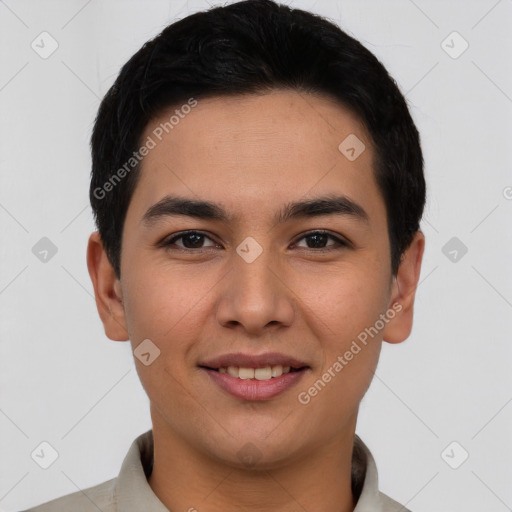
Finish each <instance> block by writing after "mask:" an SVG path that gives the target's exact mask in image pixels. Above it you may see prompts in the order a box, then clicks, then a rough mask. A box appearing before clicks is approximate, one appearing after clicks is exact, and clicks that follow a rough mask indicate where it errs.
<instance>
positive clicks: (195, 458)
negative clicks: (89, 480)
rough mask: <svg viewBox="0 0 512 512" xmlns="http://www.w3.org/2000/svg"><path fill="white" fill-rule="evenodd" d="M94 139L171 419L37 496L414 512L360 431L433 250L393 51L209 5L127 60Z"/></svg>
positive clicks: (106, 272) (100, 290)
mask: <svg viewBox="0 0 512 512" xmlns="http://www.w3.org/2000/svg"><path fill="white" fill-rule="evenodd" d="M91 146H92V160H93V167H92V178H91V188H90V198H91V204H92V207H93V210H94V213H95V218H96V223H97V226H98V232H94V233H93V234H92V235H91V236H90V239H89V245H88V251H87V264H88V269H89V273H90V276H91V279H92V282H93V285H94V291H95V296H96V303H97V307H98V311H99V314H100V317H101V320H102V322H103V325H104V328H105V333H106V335H107V336H108V337H109V338H110V339H112V340H115V341H127V340H129V341H130V343H131V344H132V348H133V351H134V357H135V362H136V365H137V371H138V374H139V377H140V379H141V382H142V384H143V387H144V389H145V391H146V392H147V394H148V397H149V400H150V411H151V419H152V426H153V428H152V430H150V431H148V432H146V433H144V434H142V435H141V436H139V437H138V438H137V439H136V440H135V441H134V443H133V444H132V446H131V448H130V451H129V452H128V454H127V456H126V458H125V461H124V463H123V465H122V468H121V471H120V474H119V476H118V477H116V478H113V479H112V480H109V481H108V482H104V483H102V484H99V485H97V486H95V487H92V488H89V489H86V490H84V491H80V492H77V493H74V494H71V495H68V496H65V497H62V498H59V499H56V500H53V501H51V502H49V503H46V504H44V505H40V506H39V507H36V508H34V509H33V510H34V511H38V512H45V511H50V510H51V511H61V510H62V511H64V510H65V511H71V510H72V511H74V512H77V511H97V510H102V511H103V512H110V511H117V512H135V511H141V510H144V511H149V512H164V511H166V510H171V511H173V512H177V511H199V512H201V511H207V512H221V511H222V512H224V511H226V510H247V511H250V510H254V511H256V510H257V511H259V512H262V511H273V512H275V511H279V512H281V511H283V512H284V511H286V512H289V511H292V510H306V511H310V512H313V511H333V512H348V511H355V512H365V511H372V512H379V511H382V512H389V511H398V510H401V511H404V510H407V509H406V508H405V507H402V506H401V505H400V504H398V503H397V502H396V501H394V500H392V499H391V498H389V497H387V496H385V495H384V494H382V493H380V492H379V490H378V480H377V470H376V465H375V462H374V460H373V458H372V456H371V453H370V452H369V450H368V448H367V447H366V446H365V445H364V443H363V441H362V440H361V439H359V438H358V436H356V434H355V428H356V421H357V413H358V407H359V403H360V401H361V399H362V398H363V396H364V394H365V392H366V390H367V389H368V386H369V385H370V382H371V379H372V376H373V373H374V371H375V368H376V365H377V362H378V358H379V354H380V349H381V345H382V341H386V342H388V343H399V342H402V341H404V340H405V339H406V338H407V337H408V336H409V334H410V331H411V328H412V319H413V305H414V297H415V289H416V286H417V283H418V279H419V274H420V267H421V260H422V256H423V250H424V237H423V234H422V233H421V231H420V230H419V222H420V219H421V216H422V212H423V207H424V203H425V182H424V176H423V158H422V153H421V148H420V141H419V136H418V132H417V130H416V128H415V125H414V123H413V121H412V119H411V117H410V114H409V112H408V109H407V106H406V103H405V100H404V98H403V96H402V95H401V94H400V92H399V90H398V88H397V86H396V84H395V83H394V81H393V80H392V79H391V77H390V76H389V75H388V73H387V72H386V70H385V69H384V67H383V66H382V65H381V64H380V63H379V62H378V60H377V59H376V58H375V57H374V56H373V55H372V54H371V53H370V52H369V51H368V50H366V49H365V48H364V47H363V46H362V45H361V44H360V43H359V42H357V41H356V40H354V39H353V38H351V37H349V36H348V35H347V34H345V33H344V32H342V31H341V30H340V29H339V28H338V27H336V26H335V25H333V24H331V23H330V22H328V21H327V20H325V19H323V18H321V17H319V16H315V15H312V14H310V13H307V12H304V11H301V10H298V9H291V8H289V7H287V6H284V5H278V4H276V3H274V2H273V1H271V0H247V1H243V2H239V3H234V4H231V5H228V6H225V7H216V8H212V9H210V10H208V11H206V12H200V13H196V14H193V15H191V16H188V17H187V18H184V19H182V20H180V21H178V22H176V23H174V24H172V25H170V26H169V27H167V28H166V29H165V30H164V31H163V32H162V33H161V34H160V35H159V36H158V37H156V38H155V39H153V40H151V41H149V42H148V43H146V44H145V45H144V46H143V47H142V48H141V49H140V51H138V52H137V53H136V54H135V55H134V56H133V57H132V58H131V59H130V60H129V61H128V62H127V63H126V64H125V65H124V67H123V68H122V70H121V72H120V74H119V76H118V78H117V80H116V82H115V83H114V85H113V86H112V87H111V89H110V90H109V91H108V93H107V94H106V96H105V98H104V99H103V101H102V104H101V106H100V109H99V112H98V116H97V119H96V122H95V125H94V130H93V135H92V139H91Z"/></svg>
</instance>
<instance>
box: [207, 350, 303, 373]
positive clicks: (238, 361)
mask: <svg viewBox="0 0 512 512" xmlns="http://www.w3.org/2000/svg"><path fill="white" fill-rule="evenodd" d="M276 365H281V366H290V367H291V368H302V367H304V366H308V365H307V364H306V363H305V362H303V361H300V360H299V359H297V358H295V357H292V356H287V355H286V354H281V353H278V352H266V353H264V354H243V353H241V352H237V353H231V354H224V355H222V356H218V357H215V358H213V359H208V360H207V361H204V362H202V363H200V364H199V366H205V367H207V368H215V369H218V368H227V367H228V366H238V367H242V368H263V367H265V366H276Z"/></svg>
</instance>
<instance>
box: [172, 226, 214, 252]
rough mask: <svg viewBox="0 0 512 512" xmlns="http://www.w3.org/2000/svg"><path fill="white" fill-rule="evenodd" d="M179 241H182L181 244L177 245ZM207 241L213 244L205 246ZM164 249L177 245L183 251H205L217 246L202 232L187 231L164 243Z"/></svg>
mask: <svg viewBox="0 0 512 512" xmlns="http://www.w3.org/2000/svg"><path fill="white" fill-rule="evenodd" d="M178 240H181V241H182V243H181V244H176V242H177V241H178ZM205 240H210V241H211V242H212V244H211V245H206V246H205V245H203V244H204V242H205ZM163 245H164V247H166V248H169V247H170V246H173V245H175V246H176V247H178V248H182V249H191V250H193V249H203V248H204V247H213V246H215V245H216V244H215V242H213V240H212V239H211V238H209V237H208V236H206V235H205V234H204V233H201V232H200V231H187V232H185V233H180V234H179V235H176V236H174V237H172V238H170V239H169V240H167V241H166V242H164V243H163Z"/></svg>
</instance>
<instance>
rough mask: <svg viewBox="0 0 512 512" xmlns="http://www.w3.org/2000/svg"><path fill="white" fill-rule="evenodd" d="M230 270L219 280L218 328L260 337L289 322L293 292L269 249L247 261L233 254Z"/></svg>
mask: <svg viewBox="0 0 512 512" xmlns="http://www.w3.org/2000/svg"><path fill="white" fill-rule="evenodd" d="M232 260H233V261H232V267H231V270H230V271H229V272H228V273H227V275H226V276H225V278H224V279H223V280H222V287H221V290H220V297H219V301H218V304H217V310H216V315H217V321H218V322H219V324H220V325H221V326H222V327H228V328H232V329H233V328H238V329H241V330H243V331H245V333H246V334H251V335H262V334H264V333H265V331H268V330H269V329H271V330H274V329H280V328H282V327H284V326H290V325H291V324H292V323H293V319H294V315H295V308H294V302H293V292H292V290H290V288H289V287H288V286H287V285H286V281H285V278H284V276H283V274H282V272H280V271H279V266H278V262H277V261H276V258H275V257H274V256H273V255H272V254H271V252H270V251H269V250H263V252H262V253H261V254H260V255H259V256H258V257H257V258H256V259H255V260H254V261H251V262H248V261H247V260H245V259H244V258H243V257H241V256H240V255H239V254H238V253H236V252H234V253H233V258H232Z"/></svg>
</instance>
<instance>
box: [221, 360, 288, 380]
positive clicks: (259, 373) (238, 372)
mask: <svg viewBox="0 0 512 512" xmlns="http://www.w3.org/2000/svg"><path fill="white" fill-rule="evenodd" d="M219 372H220V373H227V374H228V375H231V377H236V378H238V379H244V380H247V379H256V380H270V379H271V378H274V377H280V376H281V375H283V373H289V372H290V367H289V366H281V365H280V364H277V365H274V366H265V367H264V368H243V367H238V366H228V367H227V368H219Z"/></svg>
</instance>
